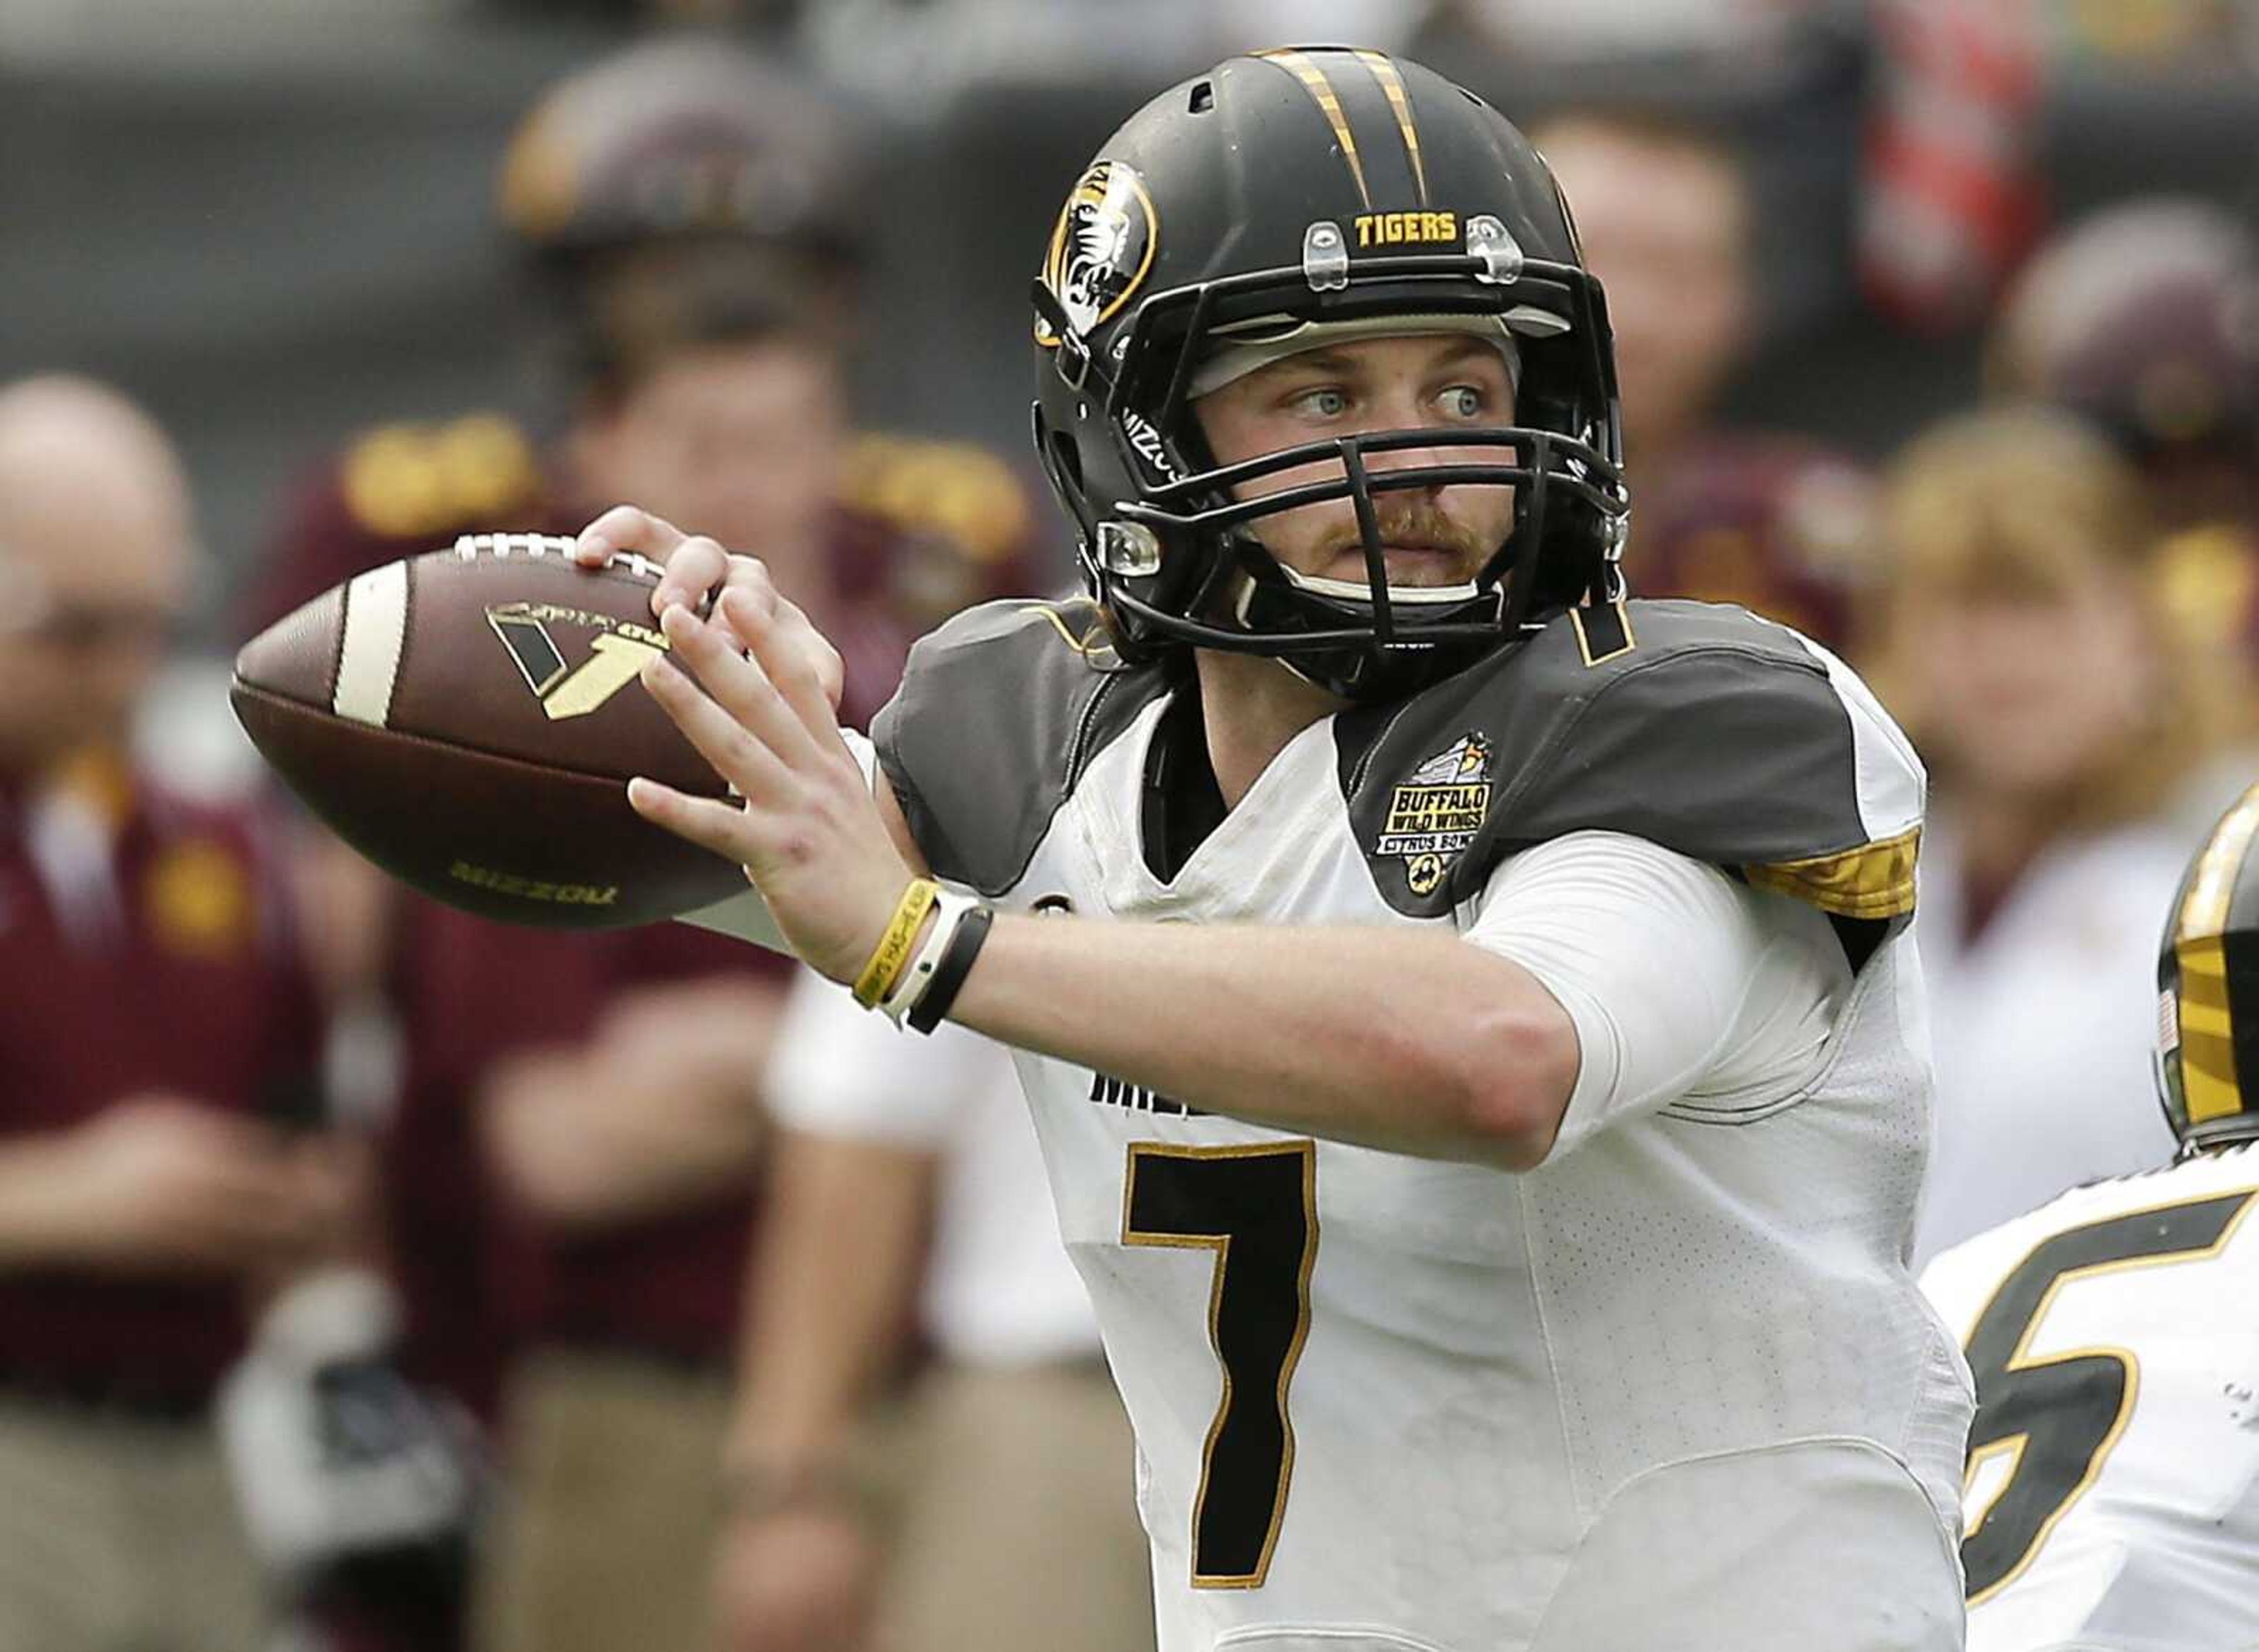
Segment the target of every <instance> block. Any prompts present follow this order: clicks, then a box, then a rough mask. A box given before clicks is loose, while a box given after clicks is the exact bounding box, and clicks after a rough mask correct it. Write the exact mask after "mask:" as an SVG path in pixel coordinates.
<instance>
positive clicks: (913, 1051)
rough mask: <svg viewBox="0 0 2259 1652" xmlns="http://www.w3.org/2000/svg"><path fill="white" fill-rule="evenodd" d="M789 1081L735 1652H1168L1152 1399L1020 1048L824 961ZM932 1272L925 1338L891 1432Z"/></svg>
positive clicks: (761, 1322)
mask: <svg viewBox="0 0 2259 1652" xmlns="http://www.w3.org/2000/svg"><path fill="white" fill-rule="evenodd" d="M768 1089H769V1098H770V1106H771V1108H772V1111H773V1114H774V1116H775V1117H776V1119H777V1121H778V1122H779V1123H780V1124H781V1125H782V1127H783V1134H782V1136H781V1138H780V1142H779V1143H778V1147H777V1150H776V1155H775V1160H774V1171H775V1180H774V1186H775V1204H774V1207H773V1212H772V1216H771V1221H772V1226H771V1228H770V1230H769V1232H768V1234H767V1236H766V1250H765V1253H764V1256H763V1258H762V1265H761V1278H760V1287H759V1290H758V1291H757V1292H755V1294H754V1297H753V1302H754V1305H755V1309H756V1311H755V1312H754V1313H753V1314H751V1315H750V1316H749V1317H748V1320H747V1322H746V1331H747V1335H746V1341H745V1367H744V1371H743V1385H742V1387H741V1391H740V1395H739V1402H738V1419H737V1422H736V1424H735V1426H734V1428H733V1429H732V1436H731V1441H730V1465H729V1472H730V1489H731V1508H732V1511H733V1519H732V1521H731V1527H730V1536H729V1539H728V1541H727V1542H725V1544H724V1545H723V1550H722V1555H721V1563H720V1568H719V1572H718V1576H717V1579H716V1581H717V1585H718V1588H719V1591H720V1594H719V1610H720V1614H721V1621H722V1626H723V1648H725V1652H824V1649H827V1648H829V1649H830V1652H848V1649H849V1648H859V1647H861V1646H863V1645H866V1644H869V1645H874V1646H879V1647H884V1648H901V1649H903V1652H909V1649H910V1648H916V1652H1053V1649H1054V1648H1065V1647H1072V1648H1077V1652H1150V1648H1151V1646H1152V1644H1153V1612H1152V1581H1151V1563H1150V1562H1149V1560H1148V1558H1147V1554H1146V1543H1145V1538H1144V1532H1143V1530H1142V1528H1141V1527H1140V1526H1139V1524H1138V1520H1137V1509H1136V1506H1135V1504H1134V1502H1133V1500H1132V1499H1131V1496H1130V1485H1129V1477H1128V1476H1127V1475H1126V1474H1125V1472H1124V1470H1125V1469H1126V1468H1127V1467H1128V1465H1129V1461H1130V1457H1131V1455H1132V1453H1133V1450H1134V1446H1133V1443H1132V1442H1131V1439H1130V1435H1129V1419H1128V1417H1127V1416H1126V1415H1125V1414H1124V1413H1123V1411H1122V1402H1121V1399H1119V1397H1118V1396H1117V1395H1116V1393H1115V1389H1114V1385H1113V1382H1112V1379H1111V1378H1110V1377H1109V1376H1108V1373H1107V1370H1106V1364H1105V1360H1104V1357H1103V1355H1102V1353H1101V1349H1100V1345H1099V1340H1098V1326H1097V1321H1096V1320H1095V1318H1094V1315H1093V1314H1092V1312H1091V1307H1090V1301H1089V1298H1088V1296H1087V1294H1086V1292H1085V1291H1084V1289H1083V1285H1082V1281H1081V1278H1080V1277H1079V1276H1078V1275H1077V1274H1076V1272H1075V1271H1074V1266H1073V1264H1072V1263H1071V1262H1070V1261H1069V1260H1068V1259H1067V1254H1066V1250H1065V1246H1064V1245H1063V1244H1062V1243H1061V1242H1060V1239H1059V1230H1058V1214H1057V1212H1056V1211H1055V1209H1054V1208H1053V1207H1052V1204H1051V1190H1050V1186H1049V1185H1048V1183H1047V1182H1046V1181H1045V1179H1044V1164H1043V1158H1042V1155H1041V1152H1040V1150H1039V1149H1038V1147H1037V1141H1036V1135H1035V1130H1034V1128H1033V1125H1032V1123H1031V1121H1030V1116H1029V1113H1028V1107H1027V1102H1026V1100H1025V1098H1024V1097H1023V1095H1022V1094H1021V1093H1020V1087H1019V1082H1018V1079H1017V1078H1016V1076H1015V1073H1014V1072H1013V1070H1012V1064H1011V1059H1010V1057H1009V1055H1008V1052H1007V1051H1006V1050H1003V1049H1002V1048H1001V1046H999V1045H996V1044H994V1043H989V1042H988V1041H987V1040H986V1039H983V1038H979V1037H976V1036H973V1035H972V1034H970V1033H967V1032H966V1031H964V1030H963V1029H959V1028H954V1027H947V1026H944V1027H942V1028H940V1029H937V1030H936V1032H935V1033H934V1035H933V1036H932V1037H931V1038H930V1039H926V1038H918V1037H913V1036H910V1035H909V1034H907V1033H904V1032H902V1031H901V1030H899V1029H896V1028H895V1027H894V1025H893V1024H892V1023H891V1022H887V1020H885V1019H884V1018H883V1017H880V1016H876V1015H871V1014H869V1013H868V1012H866V1011H865V1010H864V1009H862V1008H859V1006H858V1005H857V1004H856V1003H855V1002H854V1000H853V999H852V997H850V996H849V995H848V994H847V993H843V992H841V991H839V990H838V989H837V987H834V986H831V985H830V984H829V983H827V982H825V981H823V980H822V979H818V978H816V977H815V976H813V975H810V974H807V973H805V972H803V973H802V975H801V977H800V978H799V979H798V981H797V982H796V983H795V987H794V990H793V995H792V998H791V1000H789V1002H788V1004H787V1009H786V1012H785V1017H784V1023H783V1026H782V1027H781V1028H780V1030H779V1033H778V1036H777V1043H776V1048H775V1051H774V1055H773V1058H772V1061H771V1064H770V1067H769V1072H768ZM929 1215H930V1229H931V1231H930V1243H928V1226H929V1220H928V1219H929ZM921 1270H923V1271H922V1272H921ZM913 1286H916V1293H917V1297H918V1307H917V1313H916V1326H917V1328H919V1329H920V1330H922V1331H923V1336H924V1341H925V1343H926V1346H927V1349H928V1350H929V1352H930V1359H929V1360H928V1362H927V1363H926V1364H923V1366H922V1367H921V1368H920V1370H919V1371H918V1373H917V1375H916V1379H915V1381H914V1383H913V1385H912V1386H911V1388H910V1390H909V1397H908V1402H907V1405H906V1406H905V1407H904V1408H903V1414H902V1416H901V1418H900V1419H899V1420H897V1421H895V1422H894V1425H893V1426H891V1427H874V1425H873V1422H872V1421H871V1419H872V1414H873V1413H872V1407H871V1404H870V1402H871V1399H872V1397H873V1389H874V1386H875V1385H874V1382H873V1378H875V1376H876V1375H877V1374H879V1373H880V1372H881V1371H884V1370H885V1369H886V1368H887V1365H888V1364H889V1360H888V1353H889V1350H890V1349H892V1348H893V1347H894V1345H895V1343H896V1342H897V1341H898V1339H899V1336H900V1334H901V1329H902V1328H904V1326H905V1325H906V1324H907V1323H908V1321H907V1318H906V1316H905V1314H904V1313H903V1308H904V1306H905V1302H906V1299H907V1298H908V1296H909V1293H910V1291H911V1288H912V1287H913ZM880 1442H883V1444H881V1443H880ZM881 1458H882V1459H883V1460H879V1459H881ZM881 1550H883V1551H884V1552H883V1553H881ZM874 1568H882V1569H883V1575H884V1584H883V1586H882V1587H881V1588H880V1591H878V1599H877V1623H876V1625H875V1627H871V1626H868V1625H866V1622H865V1621H864V1620H865V1617H866V1613H867V1611H868V1607H869V1601H868V1599H867V1593H866V1590H867V1579H868V1577H869V1576H870V1575H871V1573H872V1572H873V1569H874Z"/></svg>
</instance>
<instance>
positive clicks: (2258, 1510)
mask: <svg viewBox="0 0 2259 1652" xmlns="http://www.w3.org/2000/svg"><path fill="white" fill-rule="evenodd" d="M2255 1206H2259V1151H2255V1150H2253V1149H2251V1148H2248V1147H2241V1148H2232V1149H2227V1150H2221V1151H2216V1152H2212V1153H2206V1154H2203V1155H2200V1156H2198V1157H2194V1158H2191V1159H2187V1160H2184V1161H2183V1162H2182V1163H2180V1164H2175V1165H2173V1166H2172V1167H2171V1168H2170V1169H2167V1170H2159V1171H2150V1172H2149V1173H2148V1174H2145V1175H2140V1176H2127V1177H2120V1178H2115V1179H2113V1180H2110V1181H2105V1182H2097V1183H2094V1184H2092V1185H2091V1186H2085V1187H2080V1188H2075V1189H2073V1190H2072V1191H2071V1192H2070V1193H2065V1194H2063V1196H2062V1197H2061V1198H2059V1199H2057V1200H2055V1201H2054V1202H2053V1203H2051V1204H2048V1205H2044V1206H2042V1207H2041V1208H2039V1209H2038V1210H2035V1211H2033V1212H2031V1213H2030V1214H2027V1215H2023V1216H2019V1217H2017V1218H2016V1219H2015V1220H2014V1221H2008V1222H2005V1223H2003V1224H2002V1225H2000V1226H1999V1227H1998V1228H1993V1229H1992V1230H1991V1231H1990V1232H1988V1233H1984V1234H1980V1235H1978V1236H1977V1237H1976V1238H1974V1239H1971V1240H1970V1241H1968V1242H1967V1243H1964V1244H1961V1245H1957V1246H1956V1247H1955V1248H1954V1249H1952V1250H1948V1251H1946V1252H1945V1253H1944V1254H1943V1255H1942V1256H1940V1257H1938V1258H1937V1259H1936V1260H1935V1262H1933V1263H1932V1264H1930V1265H1929V1267H1928V1270H1927V1271H1925V1272H1924V1273H1923V1275H1922V1287H1923V1289H1924V1290H1926V1291H1927V1292H1928V1293H1929V1295H1930V1298H1931V1300H1933V1301H1935V1303H1936V1305H1937V1307H1938V1308H1939V1311H1940V1312H1942V1314H1944V1315H1945V1318H1946V1321H1947V1322H1948V1323H1949V1325H1951V1326H1952V1327H1953V1328H1954V1329H1955V1331H1956V1333H1958V1334H1959V1335H1960V1336H1961V1338H1962V1339H1963V1345H1964V1346H1965V1347H1966V1349H1968V1354H1969V1360H1970V1365H1971V1366H1972V1367H1974V1369H1975V1371H1976V1375H1977V1395H1978V1417H1977V1423H1976V1426H1975V1428H1974V1430H1973V1431H1972V1433H1971V1434H1970V1456H1969V1467H1968V1473H1967V1485H1966V1491H1965V1503H1964V1513H1965V1515H1966V1519H1967V1524H1968V1534H1969V1535H1968V1539H1967V1541H1966V1542H1965V1543H1964V1545H1963V1551H1962V1554H1963V1563H1965V1565H1966V1567H1967V1570H1968V1584H1969V1647H1970V1652H2056V1649H2057V1648H2079V1649H2080V1652H2088V1649H2090V1648H2091V1649H2093V1652H2240V1649H2241V1648H2254V1647H2259V1221H2252V1220H2250V1217H2251V1214H2252V1211H2253V1209H2254V1207H2255Z"/></svg>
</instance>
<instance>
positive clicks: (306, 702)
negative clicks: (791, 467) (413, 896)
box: [230, 534, 745, 929]
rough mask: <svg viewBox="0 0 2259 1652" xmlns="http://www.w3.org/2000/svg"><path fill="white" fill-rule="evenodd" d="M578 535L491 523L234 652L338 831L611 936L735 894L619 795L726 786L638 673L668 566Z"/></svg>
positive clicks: (295, 768) (412, 869) (451, 879)
mask: <svg viewBox="0 0 2259 1652" xmlns="http://www.w3.org/2000/svg"><path fill="white" fill-rule="evenodd" d="M572 545H573V542H572V541H571V540H569V539H556V538H538V537H536V536H534V535H531V534H480V535H474V536H469V537H466V538H461V539H459V540H457V541H456V542H455V545H454V548H453V550H448V551H435V552H431V553H429V554H428V555H424V556H420V557H411V558H410V559H407V560H406V561H403V562H394V563H390V564H388V565H387V566H384V567H381V568H376V569H373V570H371V571H370V572H369V573H364V574H361V575H360V576H359V577H358V578H356V579H353V580H349V581H347V582H346V584H344V585H341V586H339V587H337V588H336V589H335V590H332V591H330V592H328V593H327V594H325V595H322V596H318V597H317V598H315V599H314V601H312V602H309V603H307V604H306V606H305V607H303V608H302V609H299V610H298V611H297V612H296V613H295V614H292V615H290V616H288V617H286V618H284V619H281V620H278V621H277V622H276V623H274V625H272V626H270V627H269V628H268V629H267V630H265V631H263V632H262V633H260V635H259V636H258V637H254V638H253V640H252V641H251V642H250V643H249V644H246V647H245V648H244V650H243V652H241V653H240V654H239V655H238V656H237V657H236V661H235V681H234V685H233V687H232V689H231V690H230V698H231V700H232V701H233V703H234V706H235V715H236V716H237V717H238V718H239V720H240V721H241V722H242V723H243V726H244V728H245V729H246V730H247V731H248V732H249V734H250V736H251V738H252V742H253V744H255V745H256V746H257V747H258V748H259V750H260V753H261V754H262V755H263V756H264V757H265V758H267V762H269V763H270V764H272V765H274V768H275V770H276V772H277V773H280V774H281V776H282V778H283V779H284V780H287V781H288V782H289V786H290V789H291V790H292V791H294V792H296V794H298V796H299V797H300V798H301V799H303V801H304V802H305V803H306V806H307V807H308V808H311V809H312V810H313V811H314V813H315V814H317V815H320V816H321V817H322V819H323V820H324V821H326V822H328V823H329V824H330V826H331V828H332V829H333V830H335V831H336V832H337V834H338V836H339V837H342V838H344V839H345V840H346V842H347V843H348V844H352V845H353V847H354V848H355V849H357V850H359V851H360V852H361V853H362V854H364V855H366V856H367V857H368V858H370V859H371V860H373V861H374V862H375V863H376V864H377V865H380V866H381V867H383V868H384V869H385V870H386V871H387V872H391V873H392V874H393V875H394V876H396V877H397V878H399V879H403V881H405V882H407V883H410V884H412V885H414V886H415V887H417V888H418V889H421V890H422V891H424V894H429V895H431V896H433V897H434V898H435V899H438V900H440V901H445V902H447V903H448V904H449V905H451V906H457V907H461V908H464V909H466V910H467V911H471V912H476V913H479V914H481V915H484V916H487V917H493V918H503V919H508V920H510V921H511V922H518V923H531V924H538V925H543V926H547V927H552V928H559V929H598V928H607V927H612V926H616V925H623V924H631V923H648V922H653V921H655V920H658V919H661V918H668V917H673V916H676V915H680V914H681V913H684V912H688V911H690V910H693V909H694V908H698V907H702V906H707V905H710V904H711V903H712V902H714V901H720V900H722V899H723V898H725V897H727V896H730V895H732V894H738V893H739V892H741V891H742V890H743V889H744V888H745V874H744V873H743V872H740V871H739V870H738V868H737V867H736V866H733V865H730V864H729V863H728V862H727V861H725V860H723V859H720V858H717V857H716V856H714V855H711V854H709V853H707V852H706V851H704V850H702V849H698V848H695V847H693V846H692V845H691V844H687V843H684V842H683V841H682V840H681V839H680V838H677V837H673V836H672V835H670V834H669V833H666V832H664V831H662V830H659V828H658V827H656V826H653V825H651V824H650V823H649V822H645V820H643V819H642V818H641V817H640V816H638V815H637V814H636V813H635V812H634V811H633V810H632V809H631V808H629V807H628V800H627V786H626V782H627V780H628V779H629V778H630V777H631V776H632V775H637V774H645V775H649V776H650V777H652V779H654V780H663V781H665V782H666V784H667V785H669V786H673V787H678V788H680V789H681V790H682V791H685V792H689V793H692V794H702V795H705V796H709V797H716V796H725V795H727V794H728V788H727V787H726V786H725V785H724V784H723V781H722V780H720V779H719V778H718V777H716V774H715V773H714V772H713V770H712V769H711V768H710V767H709V766H708V765H707V763H706V761H705V759H704V758H701V757H700V756H699V755H698V753H697V752H696V751H695V750H693V749H692V747H691V745H690V744H689V742H688V741H687V740H685V739H684V738H683V737H682V736H681V733H680V732H679V731H678V730H676V729H675V727H674V725H673V723H670V722H669V721H668V720H667V718H666V714H665V713H664V712H662V711H661V710H660V709H659V707H658V705H657V704H655V703H654V702H653V701H652V698H651V696H650V695H649V694H645V692H644V691H643V687H642V686H641V685H640V684H639V683H638V681H637V680H636V674H637V673H638V671H639V670H640V669H641V668H642V666H643V665H644V662H645V661H646V660H647V659H651V658H652V656H653V655H654V654H656V653H659V652H663V651H664V650H665V649H666V645H667V644H666V637H664V636H662V635H661V634H660V632H659V627H658V625H657V623H655V622H654V621H653V619H652V613H651V593H652V587H653V586H654V585H655V584H656V583H657V582H658V580H659V568H658V566H656V565H655V564H653V563H651V562H648V561H645V559H643V558H641V557H638V556H633V555H628V554H624V553H623V554H615V555H614V556H613V557H612V558H611V559H610V561H609V563H608V564H607V565H606V566H604V567H603V568H602V570H600V571H592V570H589V569H586V568H582V567H581V566H578V565H576V564H575V563H574V560H573V559H572V554H571V552H572Z"/></svg>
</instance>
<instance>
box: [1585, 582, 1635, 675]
mask: <svg viewBox="0 0 2259 1652" xmlns="http://www.w3.org/2000/svg"><path fill="white" fill-rule="evenodd" d="M1609 606H1610V607H1611V608H1613V609H1615V611H1616V619H1617V621H1618V622H1619V623H1621V625H1622V626H1623V641H1622V643H1621V644H1619V645H1618V646H1616V647H1614V648H1611V649H1610V650H1608V652H1607V653H1605V654H1596V653H1594V652H1593V639H1592V637H1591V636H1590V634H1589V633H1587V632H1586V630H1585V610H1584V609H1579V608H1572V609H1570V610H1569V629H1570V630H1573V631H1574V632H1576V633H1577V654H1578V658H1579V659H1582V660H1583V661H1584V662H1585V664H1586V666H1605V665H1607V663H1608V661H1610V660H1612V659H1621V658H1622V657H1623V656H1624V655H1626V654H1628V653H1629V652H1631V651H1632V650H1633V649H1635V648H1637V647H1638V646H1639V638H1638V637H1636V636H1635V635H1634V634H1633V631H1632V629H1631V609H1630V608H1629V606H1628V604H1627V603H1626V602H1625V601H1624V599H1623V598H1622V597H1621V596H1620V597H1618V598H1616V600H1615V601H1614V602H1612V603H1610V604H1609Z"/></svg>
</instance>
